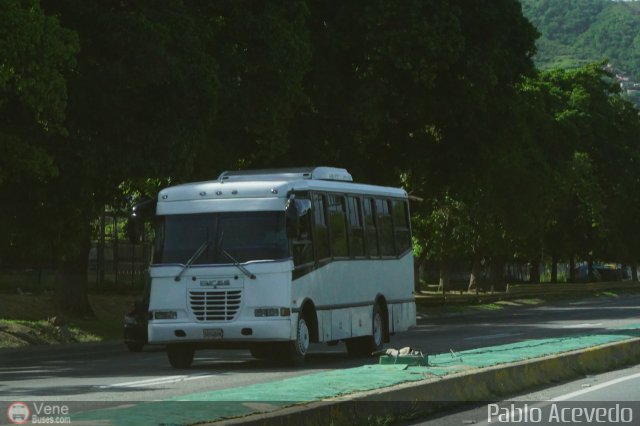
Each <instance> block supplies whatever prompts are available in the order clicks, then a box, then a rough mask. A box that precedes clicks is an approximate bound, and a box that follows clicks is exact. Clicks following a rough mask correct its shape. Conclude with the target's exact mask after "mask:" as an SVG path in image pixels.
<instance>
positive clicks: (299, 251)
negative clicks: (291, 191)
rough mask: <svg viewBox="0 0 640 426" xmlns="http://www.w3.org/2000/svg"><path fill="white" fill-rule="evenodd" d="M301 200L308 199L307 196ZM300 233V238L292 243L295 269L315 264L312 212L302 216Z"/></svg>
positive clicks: (304, 195)
mask: <svg viewBox="0 0 640 426" xmlns="http://www.w3.org/2000/svg"><path fill="white" fill-rule="evenodd" d="M297 195H302V196H303V197H301V198H307V194H306V193H305V194H297ZM299 220H300V222H299V226H300V232H299V234H298V238H296V239H294V240H293V241H292V250H293V264H294V265H295V267H298V266H302V265H308V264H310V263H313V241H312V239H311V212H307V213H306V214H304V215H302V216H300V219H299Z"/></svg>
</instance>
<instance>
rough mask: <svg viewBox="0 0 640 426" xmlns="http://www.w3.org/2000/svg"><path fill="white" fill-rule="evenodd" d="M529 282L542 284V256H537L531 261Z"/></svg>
mask: <svg viewBox="0 0 640 426" xmlns="http://www.w3.org/2000/svg"><path fill="white" fill-rule="evenodd" d="M529 282H530V283H531V284H540V258H539V257H536V258H535V259H533V260H531V263H529Z"/></svg>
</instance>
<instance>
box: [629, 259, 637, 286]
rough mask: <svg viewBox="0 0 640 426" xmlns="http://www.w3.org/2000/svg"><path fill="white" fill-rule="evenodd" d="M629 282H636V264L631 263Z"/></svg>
mask: <svg viewBox="0 0 640 426" xmlns="http://www.w3.org/2000/svg"><path fill="white" fill-rule="evenodd" d="M630 266H631V280H632V281H633V282H638V264H637V263H636V262H631V264H630Z"/></svg>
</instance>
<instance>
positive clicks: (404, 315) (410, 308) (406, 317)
mask: <svg viewBox="0 0 640 426" xmlns="http://www.w3.org/2000/svg"><path fill="white" fill-rule="evenodd" d="M389 310H390V312H389V315H390V317H391V319H392V320H391V328H392V331H393V332H394V333H395V332H397V331H406V330H408V329H409V327H413V326H415V325H416V304H415V303H396V304H393V305H391V306H390V309H389Z"/></svg>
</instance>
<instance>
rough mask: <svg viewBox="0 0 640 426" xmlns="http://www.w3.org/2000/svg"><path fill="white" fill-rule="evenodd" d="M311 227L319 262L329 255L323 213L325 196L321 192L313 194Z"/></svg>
mask: <svg viewBox="0 0 640 426" xmlns="http://www.w3.org/2000/svg"><path fill="white" fill-rule="evenodd" d="M312 200H313V203H312V204H313V206H312V209H313V228H314V231H315V235H314V237H315V242H316V255H317V259H316V260H317V261H318V262H321V261H323V260H326V259H328V258H329V257H330V256H331V253H330V251H329V227H328V225H327V218H326V215H325V209H324V206H325V201H324V200H325V197H324V195H322V194H313V198H312Z"/></svg>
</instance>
